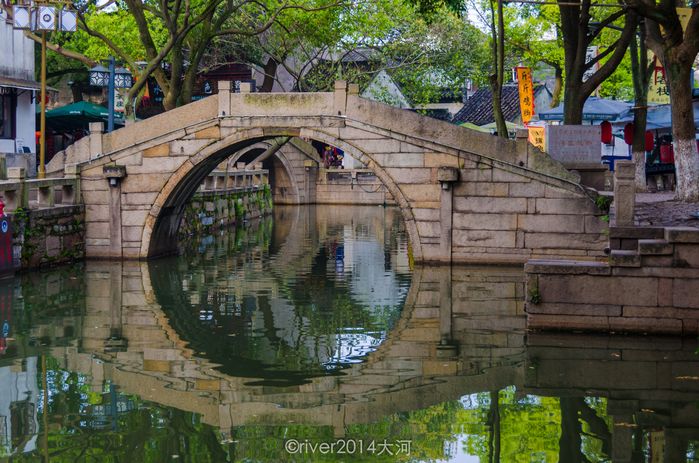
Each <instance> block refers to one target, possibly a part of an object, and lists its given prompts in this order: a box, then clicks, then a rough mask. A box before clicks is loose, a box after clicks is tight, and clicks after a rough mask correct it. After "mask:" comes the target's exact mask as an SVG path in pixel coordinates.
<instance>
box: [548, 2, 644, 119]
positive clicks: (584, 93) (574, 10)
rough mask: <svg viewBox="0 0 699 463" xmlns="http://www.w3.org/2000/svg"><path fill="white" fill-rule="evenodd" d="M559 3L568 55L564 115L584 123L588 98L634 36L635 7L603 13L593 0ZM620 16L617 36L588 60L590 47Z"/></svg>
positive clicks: (565, 48) (611, 70) (616, 63)
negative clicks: (598, 65)
mask: <svg viewBox="0 0 699 463" xmlns="http://www.w3.org/2000/svg"><path fill="white" fill-rule="evenodd" d="M557 2H558V4H559V10H560V15H561V33H562V36H563V51H564V55H565V69H564V70H565V92H564V97H563V98H564V100H563V101H564V103H563V104H564V114H563V118H564V123H566V124H581V123H582V113H583V106H584V104H585V100H587V98H588V97H589V96H590V95H591V94H592V93H593V92H594V91H595V89H597V87H599V85H600V84H601V83H602V82H603V81H604V80H605V79H607V78H608V77H609V76H610V75H611V74H612V72H614V70H615V69H616V67H617V66H618V65H619V63H620V62H621V60H622V58H623V57H624V55H625V53H626V49H627V48H628V45H629V43H630V41H631V39H632V38H633V36H634V32H635V30H636V25H637V16H636V13H635V11H634V10H630V9H627V8H625V7H624V6H623V5H619V7H618V9H617V10H616V11H615V12H613V13H610V14H606V15H604V14H601V13H600V12H599V11H596V10H600V9H601V8H597V9H596V10H594V11H593V7H592V2H591V0H581V2H580V4H579V5H576V4H573V3H571V2H569V1H567V0H557ZM607 11H608V9H607ZM621 19H624V20H625V21H624V25H623V28H622V31H621V33H620V34H619V37H618V39H617V40H616V41H615V42H614V43H612V44H611V45H609V46H608V47H607V48H606V49H605V50H604V51H602V52H601V53H599V54H598V55H597V56H596V57H595V58H593V59H592V60H590V61H587V59H586V58H587V48H588V47H589V46H591V45H592V44H593V43H594V42H595V40H596V39H597V38H598V37H599V36H600V33H601V32H602V31H603V30H604V29H605V27H606V26H608V25H611V24H613V23H614V22H616V21H618V20H621ZM596 20H597V21H596ZM605 59H606V61H604V60H605ZM601 62H603V63H604V64H602V65H601V66H600V67H599V69H597V70H596V71H595V72H594V73H592V75H590V76H589V78H587V79H584V76H585V73H586V72H587V71H589V70H591V69H592V68H593V66H595V65H596V64H597V63H601Z"/></svg>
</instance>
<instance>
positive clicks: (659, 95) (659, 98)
mask: <svg viewBox="0 0 699 463" xmlns="http://www.w3.org/2000/svg"><path fill="white" fill-rule="evenodd" d="M659 61H660V60H656V65H655V70H654V71H653V75H652V76H651V78H650V82H649V83H648V103H653V104H669V103H670V90H669V89H668V88H667V82H666V81H665V68H663V67H662V66H658V64H660V62H659Z"/></svg>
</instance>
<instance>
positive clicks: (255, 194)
mask: <svg viewBox="0 0 699 463" xmlns="http://www.w3.org/2000/svg"><path fill="white" fill-rule="evenodd" d="M267 175H268V172H267V171H266V170H261V169H259V170H242V171H230V172H225V171H214V172H212V173H211V174H210V175H209V176H208V177H207V178H206V179H205V181H204V184H203V185H202V186H201V188H200V189H199V191H198V192H196V193H195V194H194V196H193V197H192V199H191V200H190V201H189V202H188V203H187V205H186V206H185V211H184V215H183V217H182V221H181V222H180V226H179V236H180V237H181V238H183V237H186V236H192V235H199V234H206V233H210V232H212V231H215V230H217V229H220V228H222V227H225V226H228V225H232V224H237V225H240V224H242V223H243V222H244V221H247V220H250V219H255V218H258V217H261V216H263V215H266V214H269V213H270V212H271V211H272V191H271V189H270V185H269V183H268V179H267Z"/></svg>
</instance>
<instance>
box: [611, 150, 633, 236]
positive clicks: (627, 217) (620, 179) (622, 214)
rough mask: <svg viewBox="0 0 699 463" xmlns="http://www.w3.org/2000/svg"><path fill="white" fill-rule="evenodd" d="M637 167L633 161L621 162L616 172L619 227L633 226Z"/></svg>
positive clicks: (616, 218)
mask: <svg viewBox="0 0 699 463" xmlns="http://www.w3.org/2000/svg"><path fill="white" fill-rule="evenodd" d="M635 175H636V166H635V164H634V162H633V161H619V162H617V163H616V164H615V171H614V211H615V224H616V226H617V227H627V226H633V224H634V209H635V207H636V185H635Z"/></svg>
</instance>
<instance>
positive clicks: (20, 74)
mask: <svg viewBox="0 0 699 463" xmlns="http://www.w3.org/2000/svg"><path fill="white" fill-rule="evenodd" d="M0 44H2V45H1V48H2V53H0V156H2V157H4V158H5V159H6V163H7V166H8V167H13V166H16V167H24V168H25V169H26V170H27V173H28V175H34V173H35V172H36V141H35V133H36V110H35V100H36V98H35V95H37V94H38V90H39V88H40V86H39V83H38V82H36V81H35V80H34V42H33V41H32V40H30V39H28V38H26V37H25V36H24V33H23V31H21V30H15V29H14V28H13V27H12V22H11V21H10V20H9V19H8V18H7V14H6V13H4V12H3V14H2V15H0Z"/></svg>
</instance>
